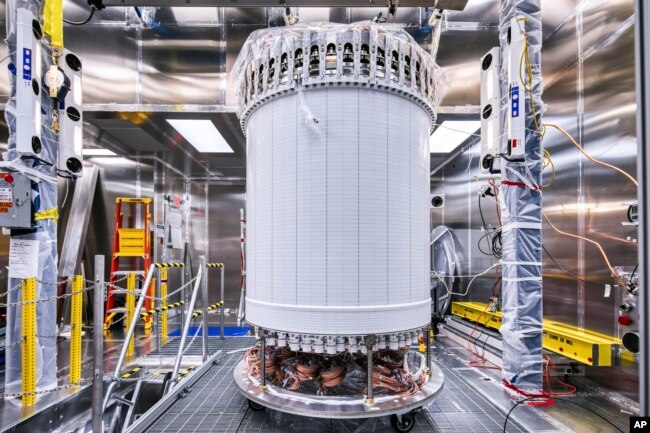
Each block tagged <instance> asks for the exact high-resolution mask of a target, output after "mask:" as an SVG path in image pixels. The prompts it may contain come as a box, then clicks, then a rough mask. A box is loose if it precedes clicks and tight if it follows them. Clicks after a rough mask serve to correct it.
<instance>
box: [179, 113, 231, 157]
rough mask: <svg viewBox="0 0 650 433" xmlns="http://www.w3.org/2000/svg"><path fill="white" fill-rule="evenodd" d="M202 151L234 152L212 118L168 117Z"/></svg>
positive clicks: (186, 138) (189, 141)
mask: <svg viewBox="0 0 650 433" xmlns="http://www.w3.org/2000/svg"><path fill="white" fill-rule="evenodd" d="M167 123H169V124H170V125H171V126H173V127H174V129H176V130H177V131H178V132H179V133H180V134H181V135H182V136H183V137H184V138H185V140H187V141H188V143H190V144H191V145H192V146H194V148H195V149H196V150H198V151H199V152H201V153H233V150H232V148H231V147H230V146H228V143H227V142H226V140H225V139H224V138H223V137H222V136H221V134H219V131H218V130H217V127H216V126H214V123H212V121H211V120H194V119H167Z"/></svg>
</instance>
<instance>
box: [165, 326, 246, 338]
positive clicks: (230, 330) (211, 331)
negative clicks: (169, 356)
mask: <svg viewBox="0 0 650 433" xmlns="http://www.w3.org/2000/svg"><path fill="white" fill-rule="evenodd" d="M250 330H251V327H250V326H226V327H225V328H224V334H225V335H226V336H227V337H241V336H243V335H248V333H249V332H250ZM195 332H196V326H190V330H189V332H188V333H187V335H190V336H193V335H194V333H195ZM201 335H203V329H200V330H199V333H198V334H197V336H201ZM169 336H170V337H180V336H181V329H180V328H178V329H175V330H173V331H172V332H170V333H169ZM208 336H209V337H218V336H219V327H218V326H210V327H208Z"/></svg>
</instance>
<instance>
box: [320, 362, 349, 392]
mask: <svg viewBox="0 0 650 433" xmlns="http://www.w3.org/2000/svg"><path fill="white" fill-rule="evenodd" d="M343 379H345V364H339V365H334V364H333V365H332V368H330V369H329V370H325V369H321V371H320V383H321V385H322V386H323V387H324V388H333V387H335V386H338V385H340V384H342V383H343Z"/></svg>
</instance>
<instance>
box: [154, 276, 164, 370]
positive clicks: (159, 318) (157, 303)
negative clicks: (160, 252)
mask: <svg viewBox="0 0 650 433" xmlns="http://www.w3.org/2000/svg"><path fill="white" fill-rule="evenodd" d="M156 271H157V272H158V278H157V279H154V281H155V287H156V291H155V292H156V297H157V298H160V297H162V284H161V282H160V280H161V279H162V278H161V276H162V269H161V268H156ZM161 306H162V301H161V300H159V299H155V300H154V304H153V308H154V309H155V310H156V315H155V316H154V318H155V319H154V320H155V321H156V348H157V349H158V359H159V360H160V366H161V367H162V316H161V314H160V313H161V312H162V311H161V309H160V307H161Z"/></svg>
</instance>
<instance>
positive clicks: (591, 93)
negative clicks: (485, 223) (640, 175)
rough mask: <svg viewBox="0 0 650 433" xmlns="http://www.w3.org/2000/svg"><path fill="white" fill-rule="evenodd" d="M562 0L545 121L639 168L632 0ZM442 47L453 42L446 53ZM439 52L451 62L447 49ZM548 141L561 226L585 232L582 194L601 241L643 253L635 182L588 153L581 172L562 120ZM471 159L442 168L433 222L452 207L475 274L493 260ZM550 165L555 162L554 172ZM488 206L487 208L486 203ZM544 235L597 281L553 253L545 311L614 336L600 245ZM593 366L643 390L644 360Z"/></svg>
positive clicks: (623, 257) (553, 15) (622, 254)
mask: <svg viewBox="0 0 650 433" xmlns="http://www.w3.org/2000/svg"><path fill="white" fill-rule="evenodd" d="M562 3H563V5H561V6H560V5H559V4H558V2H551V1H550V0H549V1H545V2H544V3H543V5H542V11H544V12H543V13H544V15H545V17H547V18H546V27H545V30H546V29H547V28H548V29H551V28H553V30H552V31H549V32H548V33H547V35H548V37H547V40H546V41H545V42H544V47H543V51H542V56H543V59H542V64H543V65H544V71H543V75H544V83H545V90H544V95H545V102H546V103H547V107H546V112H545V116H544V121H545V122H548V123H557V124H558V125H560V126H562V127H563V128H565V129H566V130H567V131H568V132H569V133H570V134H572V135H573V136H574V137H575V138H576V139H577V140H579V141H580V142H581V143H583V145H584V147H585V149H586V150H587V151H588V152H590V153H591V154H592V155H593V156H594V157H596V158H600V159H602V160H604V161H605V162H608V163H611V164H615V165H617V166H619V167H621V168H622V169H624V170H625V171H627V172H628V173H631V174H632V175H635V173H636V167H635V163H636V146H637V143H636V139H635V79H634V46H633V32H634V29H633V28H632V27H631V26H630V21H629V20H630V16H631V15H630V14H631V8H632V1H629V0H628V1H618V2H614V3H612V4H608V3H607V2H604V1H596V0H594V1H587V2H582V7H583V10H582V11H577V12H575V11H568V10H567V9H566V8H565V5H564V2H562ZM575 3H578V2H575ZM573 5H574V6H576V4H573ZM615 9H616V10H615ZM580 13H582V15H580ZM580 19H582V21H581V22H580ZM553 26H555V27H553ZM578 36H580V38H579V39H578ZM443 38H444V34H443ZM443 49H444V45H443V46H441V53H442V50H443ZM580 50H581V51H580ZM580 60H582V63H580V62H579V61H580ZM440 62H441V63H442V64H445V63H444V62H443V60H442V58H440ZM582 110H584V135H583V136H582V137H581V134H580V130H579V129H578V125H579V124H580V123H579V121H581V119H580V117H579V113H581V112H582ZM544 146H545V148H546V149H548V150H549V151H550V153H551V154H552V156H553V161H554V162H555V165H556V170H557V176H556V179H555V182H554V185H553V186H552V187H551V188H549V189H547V190H545V191H544V210H545V212H546V213H547V214H548V216H549V218H550V219H551V220H552V221H553V223H554V224H555V225H556V226H558V228H560V229H562V230H565V231H567V232H569V233H578V231H579V225H578V222H579V211H580V209H581V205H580V202H581V197H583V199H584V221H585V225H584V227H585V236H587V237H589V238H592V239H594V240H596V241H598V242H600V243H601V244H602V246H603V248H604V249H605V251H606V252H607V254H608V255H609V258H610V260H611V261H612V264H613V265H614V266H617V265H620V266H624V267H625V268H626V269H628V270H631V269H632V268H633V267H634V266H635V264H636V260H637V258H636V257H637V248H636V244H635V243H634V241H633V240H634V239H635V238H636V228H634V227H630V226H624V225H622V224H621V222H622V221H624V220H625V218H626V207H625V206H624V205H623V203H625V202H627V201H631V200H634V199H635V197H636V190H635V188H634V187H633V185H632V184H631V183H630V182H629V181H628V180H627V179H625V178H624V177H623V176H621V175H619V174H617V173H614V172H612V171H611V170H608V169H606V168H604V167H602V166H599V165H596V164H594V163H592V162H590V161H588V160H587V159H586V158H584V159H583V162H582V167H583V168H582V173H583V174H582V177H581V174H580V173H581V172H580V169H579V167H578V158H579V157H580V153H579V151H578V150H577V149H576V148H575V147H574V146H573V145H571V144H570V143H569V142H568V141H567V140H566V139H565V138H564V136H562V135H561V134H559V133H558V132H557V131H555V130H552V129H550V128H549V129H548V130H547V133H546V135H545V138H544ZM475 151H476V150H475ZM468 160H469V157H468V155H467V153H466V154H463V155H460V156H458V157H457V158H455V159H454V160H453V161H452V162H451V163H450V164H448V165H447V166H446V167H444V168H443V169H441V170H439V171H438V172H436V173H435V176H434V179H433V180H432V192H443V193H445V199H446V203H445V208H444V209H442V210H432V212H431V213H432V222H433V223H440V222H442V221H443V216H440V215H436V213H443V214H444V222H445V224H446V225H449V226H451V227H454V228H455V231H456V234H457V236H458V237H459V240H460V241H461V242H462V244H463V247H464V248H465V249H466V250H467V254H468V255H469V258H468V259H467V265H468V266H469V268H470V269H469V270H467V273H469V274H475V273H478V272H480V271H482V270H483V269H485V267H486V266H485V256H483V255H482V254H481V253H480V252H479V251H477V250H476V241H477V240H478V238H479V237H480V236H481V230H480V228H479V226H480V223H479V224H477V222H476V220H477V219H478V218H479V215H478V210H477V209H476V207H475V206H476V205H475V194H476V188H473V189H464V188H463V186H462V185H463V184H465V185H467V184H470V183H474V184H475V185H476V182H477V181H476V180H474V176H475V175H476V174H477V170H476V166H475V165H474V166H473V167H472V168H471V169H470V170H469V171H466V168H467V163H468ZM548 173H549V171H548V170H547V171H546V172H545V174H546V176H545V180H546V181H548ZM481 179H482V178H481ZM580 179H582V181H580ZM479 182H480V181H479ZM483 203H484V204H485V201H484V202H483ZM483 210H484V212H485V213H487V212H486V207H485V206H484V207H483ZM489 213H490V214H491V216H489V218H494V212H493V211H490V212H489ZM492 222H494V220H492ZM543 242H544V245H545V246H546V248H547V249H548V250H549V252H550V253H551V254H552V255H553V257H554V258H555V260H556V261H557V262H558V263H559V264H560V265H561V266H562V267H563V268H565V269H566V270H567V271H569V272H571V273H573V274H578V273H579V271H580V267H581V266H582V267H584V274H585V275H584V279H585V280H587V281H590V282H591V283H584V289H583V290H584V294H583V295H581V290H582V289H581V288H580V283H579V282H577V281H576V280H575V279H574V278H572V277H571V276H568V275H567V274H566V273H565V272H564V271H563V270H562V269H560V268H559V267H558V266H557V265H556V264H554V263H553V262H552V261H550V260H549V259H548V257H547V256H544V316H545V317H547V318H550V319H555V320H559V321H561V322H565V323H569V324H573V325H578V324H580V315H581V314H582V315H584V326H585V327H586V328H587V329H590V330H594V331H598V332H603V333H605V334H609V335H614V336H615V335H616V325H615V323H616V317H617V315H618V311H617V306H616V305H615V302H614V299H615V294H614V291H615V290H616V289H615V288H613V289H612V294H611V295H610V296H609V297H605V284H613V283H614V281H613V278H612V277H611V276H610V272H609V270H608V269H607V268H606V266H605V264H604V262H603V259H602V257H601V255H600V254H599V252H598V250H597V249H596V248H595V247H593V246H592V245H590V244H589V243H585V245H584V258H583V259H582V260H581V259H580V255H579V249H578V245H579V243H578V241H576V240H575V239H572V238H568V237H566V236H562V235H559V234H557V233H555V232H554V231H553V230H552V229H551V228H550V227H549V226H548V225H546V224H544V232H543ZM466 283H467V281H465V282H464V284H466ZM592 283H596V284H592ZM489 284H490V281H489V280H488V279H482V280H481V281H477V282H476V283H475V287H474V288H473V289H472V295H471V297H470V299H475V300H482V301H485V300H486V299H487V296H488V293H489ZM588 374H589V375H590V376H592V377H593V378H595V379H597V380H599V381H601V382H602V383H603V384H606V385H607V386H609V387H611V388H613V389H616V390H617V391H620V392H623V393H624V394H626V395H628V396H630V397H633V398H634V397H635V396H636V394H637V384H636V383H637V380H638V378H637V377H636V374H637V373H636V369H635V368H628V367H616V368H615V369H614V370H612V369H608V371H607V372H605V371H603V370H602V369H600V370H599V369H588Z"/></svg>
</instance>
